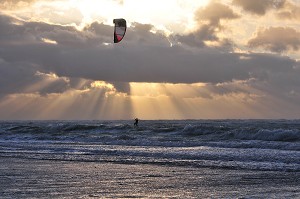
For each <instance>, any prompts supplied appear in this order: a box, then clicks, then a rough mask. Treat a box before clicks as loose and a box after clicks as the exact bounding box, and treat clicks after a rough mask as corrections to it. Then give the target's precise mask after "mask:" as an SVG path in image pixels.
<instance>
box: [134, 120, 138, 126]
mask: <svg viewBox="0 0 300 199" xmlns="http://www.w3.org/2000/svg"><path fill="white" fill-rule="evenodd" d="M134 120H135V122H134V124H133V125H134V126H138V123H139V119H138V118H135V119H134Z"/></svg>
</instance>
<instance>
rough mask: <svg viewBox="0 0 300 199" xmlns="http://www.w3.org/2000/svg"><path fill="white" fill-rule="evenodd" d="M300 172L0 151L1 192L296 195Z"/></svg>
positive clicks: (137, 195) (140, 195) (21, 194)
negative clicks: (13, 155)
mask: <svg viewBox="0 0 300 199" xmlns="http://www.w3.org/2000/svg"><path fill="white" fill-rule="evenodd" d="M299 184H300V172H278V171H251V170H230V169H211V168H193V167H184V166H172V167H168V166H165V165H154V164H118V163H104V162H77V161H76V162H72V161H51V160H34V159H21V158H10V157H0V195H1V196H2V198H49V197H50V198H63V197H66V198H224V197H227V198H241V197H255V198H265V197H273V198H274V197H275V198H283V197H288V198H299V197H300V187H299Z"/></svg>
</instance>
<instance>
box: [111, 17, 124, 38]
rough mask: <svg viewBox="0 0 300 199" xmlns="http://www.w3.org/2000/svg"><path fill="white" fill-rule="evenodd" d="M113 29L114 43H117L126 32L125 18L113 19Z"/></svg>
mask: <svg viewBox="0 0 300 199" xmlns="http://www.w3.org/2000/svg"><path fill="white" fill-rule="evenodd" d="M113 22H114V24H115V31H114V43H119V42H120V41H122V39H123V38H124V36H125V33H126V28H127V26H126V20H125V19H114V21H113Z"/></svg>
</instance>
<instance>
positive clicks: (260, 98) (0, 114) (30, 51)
mask: <svg viewBox="0 0 300 199" xmlns="http://www.w3.org/2000/svg"><path fill="white" fill-rule="evenodd" d="M114 18H124V19H126V20H127V25H128V28H127V32H126V35H125V38H124V39H123V40H122V41H121V42H120V43H118V44H114V43H113V30H114V24H113V19H114ZM299 102H300V0H163V1H162V0H151V1H149V0H0V119H1V120H52V119H54V120H61V119H63V120H77V119H78V120H90V119H95V120H119V119H121V120H123V119H133V118H135V117H138V118H140V119H142V120H143V119H145V120H146V119H151V120H152V119H300V103H299Z"/></svg>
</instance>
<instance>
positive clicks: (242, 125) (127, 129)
mask: <svg viewBox="0 0 300 199" xmlns="http://www.w3.org/2000/svg"><path fill="white" fill-rule="evenodd" d="M133 123H134V121H126V120H122V121H98V120H95V121H1V122H0V159H2V160H3V161H1V162H2V163H0V183H1V184H2V185H0V186H1V188H0V194H2V196H3V198H34V197H37V198H41V197H42V195H39V194H40V193H41V190H43V188H44V189H45V190H47V186H45V187H43V186H42V187H40V190H39V191H37V192H34V191H33V190H34V188H36V186H35V185H32V187H30V186H29V187H28V186H27V188H28V189H29V190H31V191H28V189H26V188H24V184H22V183H20V181H18V180H17V179H19V177H18V175H24V176H23V178H21V179H23V180H24V178H25V179H26V178H30V177H29V176H30V175H29V174H28V173H26V174H25V173H24V172H28V171H29V170H30V172H33V173H35V172H37V171H35V168H30V169H29V167H30V165H39V164H40V163H45V162H47V165H49V164H57V163H59V164H65V163H70V164H80V165H81V166H84V165H91V164H93V165H94V166H95V167H93V168H96V167H97V166H99V165H106V166H107V165H111V166H109V167H108V168H111V167H116V166H117V165H119V166H120V165H121V166H120V167H122V166H125V167H126V168H128V171H129V170H130V171H131V173H135V172H136V170H134V169H133V168H131V167H132V166H137V165H138V166H139V169H141V170H142V171H143V168H144V169H145V171H146V170H149V169H150V168H152V167H153V168H154V167H155V168H161V169H164V170H165V169H167V168H168V169H170V168H172V169H173V170H174V171H173V174H175V173H176V172H179V170H180V171H181V172H182V173H181V174H182V176H181V179H182V180H183V179H185V180H187V179H189V178H191V176H190V174H191V173H194V174H195V176H197V175H200V174H201V172H202V173H205V174H207V175H209V174H210V173H212V174H213V173H215V172H217V171H220V172H219V173H218V172H217V173H218V175H216V174H215V176H216V179H217V178H218V179H219V178H220V179H219V180H221V181H222V180H223V181H224V180H226V178H227V177H228V176H227V177H225V173H226V174H228V173H231V174H232V176H233V175H234V178H235V179H236V178H238V179H241V178H242V177H243V178H244V177H245V176H244V175H246V174H247V175H250V174H251V175H258V174H259V175H258V176H256V179H252V180H251V182H254V184H255V182H261V183H262V184H263V183H265V184H264V186H266V189H268V188H269V187H268V186H270V187H274V186H275V185H274V184H272V185H268V183H271V182H268V180H266V179H269V180H270V181H272V180H273V182H274V180H275V181H276V180H277V182H276V185H278V187H282V189H280V188H279V190H278V188H277V191H278V195H276V194H275V195H273V197H274V198H276V197H277V196H278V198H281V197H287V198H300V188H299V187H300V180H299V177H300V120H141V121H140V122H139V126H138V127H134V125H133ZM4 162H6V163H4ZM7 162H9V163H7ZM17 164H20V165H22V164H24V165H27V167H26V169H27V170H24V168H22V167H20V168H19V167H18V168H17V166H16V165H17ZM40 166H41V165H40ZM7 167H11V168H14V169H15V170H11V169H10V168H7ZM36 168H37V167H36ZM103 168H104V167H103ZM103 168H102V171H103V170H104V169H103ZM108 168H106V171H107V169H108ZM182 169H183V170H184V171H182ZM92 170H93V172H95V171H94V169H92ZM125 170H126V169H125ZM150 170H151V169H150ZM16 171H18V173H16ZM156 171H157V170H156ZM44 172H45V173H44V175H43V176H44V177H45V175H47V179H48V180H49V179H51V176H48V175H50V173H51V172H50V170H49V168H48V170H47V169H45V170H44ZM52 172H54V171H52ZM103 172H104V171H103ZM124 172H125V171H124ZM170 172H171V171H170ZM189 172H190V173H189ZM66 173H68V171H66ZM222 173H224V176H222ZM245 173H246V174H245ZM35 175H36V176H37V178H39V175H38V174H37V173H35ZM70 175H71V174H70ZM99 175H100V174H99ZM111 175H113V174H111ZM122 175H123V176H125V175H126V176H127V174H126V172H125V173H123V174H122ZM170 175H172V172H171V173H169V174H168V175H167V176H168V177H170ZM184 175H186V176H184ZM265 175H267V176H268V177H266V176H265ZM26 176H27V177H26ZM144 176H146V177H147V174H144ZM261 176H264V177H261ZM276 176H277V177H278V176H281V178H277V177H276ZM295 176H296V178H295ZM40 177H41V176H40ZM98 177H99V176H98ZM114 177H115V176H114ZM160 177H161V179H159V178H160ZM173 177H174V179H175V177H176V175H174V176H173ZM210 177H212V176H210ZM112 178H113V177H112ZM148 178H151V179H152V180H153V178H155V179H157V182H156V183H159V181H161V180H166V178H167V177H166V176H165V175H163V174H162V173H161V172H158V173H157V174H151V175H150V174H149V175H148ZM174 179H173V181H174ZM200 179H202V180H203V179H204V178H203V176H202V177H199V179H194V178H193V179H192V180H193V181H195V182H200V181H201V180H200ZM216 179H213V180H214V181H213V182H217V180H216ZM19 180H20V179H19ZM131 180H136V178H135V179H131ZM144 180H145V179H144ZM210 180H212V179H210ZM16 181H18V182H19V183H16ZM119 181H120V180H119ZM173 181H172V180H170V182H169V183H171V184H172V182H173ZM262 181H263V182H262ZM281 181H282V184H281ZM25 182H26V180H25V181H24V183H25ZM43 182H44V183H46V182H45V181H43ZM47 182H48V181H47ZM64 182H65V183H66V184H67V182H66V181H64ZM166 182H167V181H166ZM174 182H175V181H174ZM190 182H192V181H189V183H190ZM210 182H211V181H210ZM266 182H268V183H266ZM26 183H28V182H26ZM120 183H121V184H120V185H118V186H121V185H122V183H125V182H122V180H121V182H120ZM130 183H132V181H130ZM144 183H145V182H144ZM176 183H177V181H176ZM203 183H204V184H205V183H207V182H206V181H203ZM235 183H236V184H235V186H238V185H239V182H237V181H235ZM248 183H249V182H248ZM4 184H6V185H7V186H4ZM46 184H47V183H46ZM250 184H251V183H250ZM14 185H15V186H16V188H17V189H11V186H14ZM202 185H203V184H201V183H200V184H198V185H195V184H194V185H193V190H194V191H193V190H190V191H189V194H187V193H185V195H184V196H185V197H187V198H189V197H190V198H198V197H201V196H202V197H203V198H206V197H208V198H223V197H225V198H226V197H227V198H238V197H246V198H247V196H249V197H250V198H252V197H255V198H256V197H258V198H259V197H262V198H265V197H267V196H269V195H268V192H257V190H256V192H251V188H249V190H250V192H249V190H248V191H245V190H244V191H240V192H239V191H236V192H235V195H234V194H232V192H231V191H230V190H229V189H228V190H227V191H226V188H224V187H222V191H220V192H217V191H215V192H214V193H213V194H214V195H209V194H212V193H211V192H210V193H207V194H206V195H201V193H204V192H203V191H201V193H200V192H199V190H201V186H202ZM97 186H101V185H97ZM107 186H108V187H109V186H112V185H109V184H108V185H107ZM176 186H179V185H176ZM176 186H175V185H174V186H173V188H172V189H176ZM212 186H216V185H212ZM259 186H262V185H258V187H257V189H258V188H259ZM287 186H288V187H289V189H288V190H287ZM121 187H122V186H121ZM94 188H95V187H94ZM98 188H99V187H98ZM98 188H97V190H98V191H99V189H98ZM177 188H179V187H177ZM223 188H224V190H223ZM243 188H244V189H246V190H247V186H246V185H245V186H244V187H243ZM252 188H253V187H252ZM60 189H61V187H59V186H58V185H57V186H56V189H55V191H54V192H55V193H56V194H57V195H53V197H58V198H60V197H72V198H73V197H74V196H76V197H77V196H78V198H80V197H81V198H85V197H84V196H86V198H89V197H94V196H95V197H105V198H106V197H107V198H110V197H112V198H120V197H121V196H124V195H122V192H116V190H111V192H109V191H107V190H106V192H105V193H102V192H101V193H99V192H97V194H95V193H94V195H93V194H91V193H88V194H87V193H86V192H84V194H83V192H82V193H77V192H76V194H75V195H72V193H66V192H64V193H61V194H62V195H60V194H59V193H60ZM95 189H96V188H95ZM95 189H93V190H94V191H95ZM102 189H104V188H103V187H102ZM145 189H146V190H149V189H150V188H149V187H147V188H145ZM170 189H171V188H170V187H169V188H166V189H165V190H164V191H162V190H161V191H160V192H159V193H155V194H156V196H157V198H160V197H168V196H171V195H172V194H174V192H169V191H170ZM186 189H189V187H188V186H187V187H186ZM125 190H126V193H127V194H129V195H127V196H128V197H133V196H135V197H136V198H148V197H150V198H151V196H152V197H153V195H152V194H154V193H153V192H152V194H150V195H149V194H147V193H146V192H132V191H133V190H132V189H131V188H128V187H127V189H125ZM197 190H198V191H197ZM206 190H207V189H206ZM253 190H254V188H253ZM49 193H53V192H52V191H49ZM49 193H48V194H49ZM130 193H132V194H130ZM138 193H143V195H138ZM64 194H65V195H64ZM118 194H119V195H118ZM120 194H121V195H120ZM157 194H158V195H157ZM159 194H161V195H159ZM199 194H200V195H199ZM226 194H227V195H226ZM177 196H178V198H181V196H180V195H177ZM182 196H183V195H182ZM172 198H177V197H176V195H172Z"/></svg>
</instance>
